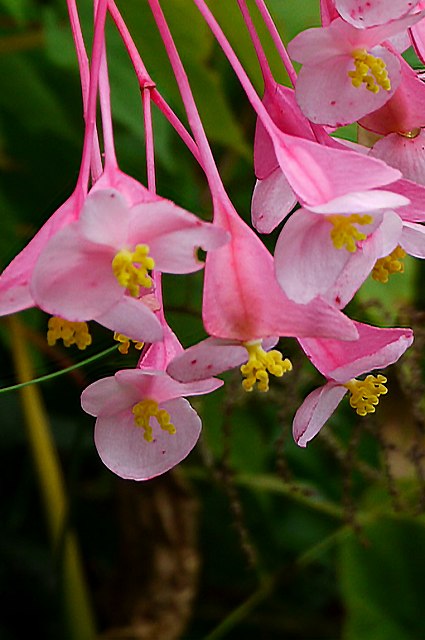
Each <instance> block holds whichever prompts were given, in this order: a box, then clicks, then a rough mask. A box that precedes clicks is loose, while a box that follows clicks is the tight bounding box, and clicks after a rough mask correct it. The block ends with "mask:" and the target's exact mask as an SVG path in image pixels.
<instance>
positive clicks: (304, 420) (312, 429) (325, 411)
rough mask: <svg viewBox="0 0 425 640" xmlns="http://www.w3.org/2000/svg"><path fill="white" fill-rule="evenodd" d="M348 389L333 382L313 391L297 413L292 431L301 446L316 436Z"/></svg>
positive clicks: (304, 445)
mask: <svg viewBox="0 0 425 640" xmlns="http://www.w3.org/2000/svg"><path fill="white" fill-rule="evenodd" d="M346 393H347V389H345V387H342V386H341V385H338V384H335V383H333V382H328V384H325V385H324V386H323V387H319V388H318V389H315V390H314V391H312V392H311V393H310V394H309V395H308V396H307V397H306V399H305V400H304V402H303V403H302V405H301V406H300V408H299V409H298V411H297V413H296V414H295V418H294V422H293V425H292V433H293V436H294V440H295V442H296V443H297V444H298V445H299V446H300V447H306V446H307V443H308V442H309V441H310V440H311V439H312V438H314V436H316V435H317V434H318V433H319V431H320V429H321V428H322V427H323V425H324V424H325V423H326V421H327V420H328V419H329V418H330V416H331V415H332V414H333V412H334V411H335V409H336V408H337V406H338V405H339V403H340V402H341V400H342V398H343V397H344V395H345V394H346Z"/></svg>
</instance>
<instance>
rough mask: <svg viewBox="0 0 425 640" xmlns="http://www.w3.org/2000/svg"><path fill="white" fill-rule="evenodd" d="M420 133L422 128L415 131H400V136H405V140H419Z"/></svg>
mask: <svg viewBox="0 0 425 640" xmlns="http://www.w3.org/2000/svg"><path fill="white" fill-rule="evenodd" d="M420 132H421V130H420V128H419V127H416V128H415V129H411V130H410V131H398V135H399V136H403V138H409V139H411V140H412V139H413V138H417V137H418V135H419V134H420Z"/></svg>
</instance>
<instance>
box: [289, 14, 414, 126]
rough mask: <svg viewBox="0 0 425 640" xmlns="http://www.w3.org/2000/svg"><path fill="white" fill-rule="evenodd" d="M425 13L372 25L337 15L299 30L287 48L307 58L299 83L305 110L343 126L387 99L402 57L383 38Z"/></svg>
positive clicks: (313, 117) (297, 57)
mask: <svg viewBox="0 0 425 640" xmlns="http://www.w3.org/2000/svg"><path fill="white" fill-rule="evenodd" d="M421 18H422V15H421V14H416V15H409V16H407V17H404V18H401V19H399V20H393V21H392V22H390V23H388V24H385V25H382V26H376V27H371V28H369V29H356V28H355V27H353V26H352V25H350V24H348V23H346V22H344V21H343V20H342V19H340V18H337V19H335V20H333V22H331V23H330V24H329V26H327V27H322V28H316V29H307V30H306V31H303V32H302V33H300V34H298V35H297V36H296V37H295V38H294V40H292V42H290V43H289V46H288V50H289V53H290V55H291V56H292V57H293V58H294V59H295V60H297V61H298V62H301V63H302V64H303V67H302V69H301V71H300V74H299V76H298V80H297V85H296V96H297V101H298V104H299V105H300V107H301V110H302V111H303V113H304V114H305V115H306V116H307V117H308V118H309V119H310V120H311V121H312V122H316V123H321V124H328V125H331V126H341V125H344V124H348V123H350V122H355V121H356V120H359V119H360V118H362V117H363V116H365V115H366V114H368V113H370V112H372V111H375V110H376V109H378V108H379V107H381V106H382V105H384V104H385V103H386V102H387V100H389V99H390V97H391V96H392V95H393V94H394V92H395V90H396V89H397V86H398V84H399V82H400V63H399V60H398V58H397V56H395V55H394V54H393V53H392V52H391V51H389V50H388V49H387V48H386V47H385V46H381V43H382V42H384V41H386V40H388V38H390V37H391V36H393V35H395V34H397V33H399V32H401V31H404V30H406V29H407V28H408V27H409V26H411V25H412V24H414V23H415V22H418V21H419V20H420V19H421Z"/></svg>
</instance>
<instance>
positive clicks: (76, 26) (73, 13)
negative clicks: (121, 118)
mask: <svg viewBox="0 0 425 640" xmlns="http://www.w3.org/2000/svg"><path fill="white" fill-rule="evenodd" d="M67 5H68V14H69V21H70V24H71V31H72V37H73V40H74V45H75V51H76V54H77V60H78V68H79V71H80V82H81V95H82V99H83V112H84V120H85V121H86V116H87V103H88V94H89V85H90V69H89V61H88V58H87V51H86V47H85V44H84V38H83V33H82V30H81V24H80V19H79V16H78V9H77V5H76V3H75V0H67ZM102 170H103V167H102V159H101V155H100V148H99V138H98V135H97V130H96V126H95V127H94V131H93V147H92V152H91V176H92V180H93V182H95V181H96V180H97V179H98V178H99V176H100V175H101V173H102Z"/></svg>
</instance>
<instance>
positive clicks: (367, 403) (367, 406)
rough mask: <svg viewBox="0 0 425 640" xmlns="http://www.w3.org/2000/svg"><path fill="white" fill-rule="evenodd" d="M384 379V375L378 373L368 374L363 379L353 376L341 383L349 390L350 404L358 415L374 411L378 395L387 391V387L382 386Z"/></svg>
mask: <svg viewBox="0 0 425 640" xmlns="http://www.w3.org/2000/svg"><path fill="white" fill-rule="evenodd" d="M386 381H387V379H386V377H385V376H382V375H381V374H379V375H377V376H372V375H369V376H367V377H366V378H365V380H356V379H355V378H353V380H350V382H347V384H344V385H343V386H344V387H346V388H347V389H348V390H349V391H350V393H351V396H350V405H351V406H352V407H353V409H355V410H356V412H357V413H358V415H359V416H365V415H366V414H368V413H374V412H375V407H376V405H377V404H378V402H379V396H381V395H385V394H386V393H388V389H387V387H386V386H384V383H385V382H386Z"/></svg>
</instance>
